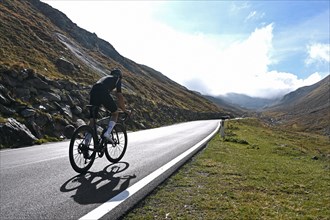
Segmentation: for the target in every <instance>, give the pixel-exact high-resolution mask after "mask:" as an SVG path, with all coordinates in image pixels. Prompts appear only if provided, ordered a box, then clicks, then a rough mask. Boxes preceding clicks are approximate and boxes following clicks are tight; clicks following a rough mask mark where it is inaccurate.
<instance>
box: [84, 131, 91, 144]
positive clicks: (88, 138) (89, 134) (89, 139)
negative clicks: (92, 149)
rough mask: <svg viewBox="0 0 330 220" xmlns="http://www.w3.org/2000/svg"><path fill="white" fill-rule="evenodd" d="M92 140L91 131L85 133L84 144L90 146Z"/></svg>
mask: <svg viewBox="0 0 330 220" xmlns="http://www.w3.org/2000/svg"><path fill="white" fill-rule="evenodd" d="M91 140H92V134H91V133H87V134H85V138H84V140H83V144H84V145H86V146H88V145H89V144H90V143H91Z"/></svg>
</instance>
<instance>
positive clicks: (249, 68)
mask: <svg viewBox="0 0 330 220" xmlns="http://www.w3.org/2000/svg"><path fill="white" fill-rule="evenodd" d="M42 1H43V2H46V3H47V4H49V5H51V6H52V7H54V8H56V9H58V10H60V11H61V12H63V13H64V14H66V15H67V17H68V18H70V19H71V20H72V21H73V22H74V23H76V24H77V25H78V26H79V27H81V28H84V29H86V30H88V31H90V32H92V33H95V34H97V36H98V37H99V38H101V39H104V40H106V41H108V42H109V43H110V44H111V45H112V46H114V48H115V49H116V50H117V51H118V52H119V53H120V54H121V55H123V56H125V57H127V58H129V59H131V60H133V61H135V62H137V63H140V64H144V65H147V66H149V67H151V68H153V69H155V70H157V71H160V72H161V73H163V74H164V75H166V76H167V77H169V78H171V79H172V80H174V81H176V82H178V83H180V84H181V85H184V86H186V87H187V88H188V89H191V90H196V91H198V92H201V93H202V94H207V95H213V96H218V95H225V94H227V93H231V92H234V93H242V94H246V95H249V96H253V97H262V98H275V97H280V96H282V95H285V94H287V93H288V92H291V91H294V90H296V89H297V88H299V87H302V86H307V85H312V84H314V83H316V82H318V81H320V80H321V79H323V78H324V77H326V76H328V75H329V72H330V70H329V65H330V42H329V41H330V40H329V38H330V36H329V35H330V34H329V33H330V27H329V20H330V15H329V10H330V3H329V1H314V0H309V1H307V0H305V1H298V0H290V1H285V0H281V1H214V0H213V1H211V0H210V1H197V0H194V1H179V0H178V1H174V0H173V1H160V0H158V1H128V0H126V1H114V0H109V1H106V0H93V1H91V0H84V1H79V0H42Z"/></svg>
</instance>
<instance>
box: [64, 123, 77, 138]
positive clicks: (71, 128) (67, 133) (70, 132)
mask: <svg viewBox="0 0 330 220" xmlns="http://www.w3.org/2000/svg"><path fill="white" fill-rule="evenodd" d="M74 130H75V128H74V126H73V125H67V126H65V128H64V136H65V137H67V138H71V137H72V135H73V132H74Z"/></svg>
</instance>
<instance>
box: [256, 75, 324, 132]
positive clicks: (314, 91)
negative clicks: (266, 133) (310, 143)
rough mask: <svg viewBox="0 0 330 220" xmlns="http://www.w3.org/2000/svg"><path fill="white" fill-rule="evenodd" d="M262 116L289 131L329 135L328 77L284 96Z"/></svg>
mask: <svg viewBox="0 0 330 220" xmlns="http://www.w3.org/2000/svg"><path fill="white" fill-rule="evenodd" d="M263 115H265V116H267V117H271V118H272V119H271V120H272V121H274V122H276V123H277V124H281V125H284V126H285V127H289V128H290V129H295V130H299V131H316V132H318V133H321V134H326V135H330V75H329V76H327V77H326V78H324V79H323V80H321V81H320V82H318V83H315V84H313V85H311V86H305V87H301V88H299V89H297V90H296V91H293V92H291V93H289V94H287V95H285V96H284V97H283V98H282V99H281V100H280V101H279V103H278V104H276V105H274V106H272V107H269V108H266V109H265V110H264V111H263Z"/></svg>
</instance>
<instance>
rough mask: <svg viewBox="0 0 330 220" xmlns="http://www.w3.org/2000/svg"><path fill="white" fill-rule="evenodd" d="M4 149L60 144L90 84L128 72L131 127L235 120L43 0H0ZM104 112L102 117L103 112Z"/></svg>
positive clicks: (77, 118)
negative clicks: (223, 118)
mask: <svg viewBox="0 0 330 220" xmlns="http://www.w3.org/2000/svg"><path fill="white" fill-rule="evenodd" d="M0 33H1V38H0V80H1V81H0V147H17V146H21V145H29V144H33V143H38V142H43V141H48V140H59V139H61V138H65V136H70V132H72V129H73V127H77V126H78V125H79V124H82V123H84V122H85V121H86V117H87V115H88V112H87V111H86V108H85V106H86V105H87V104H88V98H89V97H88V93H89V90H90V86H91V85H92V84H93V83H94V82H95V81H97V80H98V79H99V78H100V77H101V76H104V75H106V74H108V73H109V72H110V71H111V69H113V68H115V67H118V68H120V69H121V70H122V71H123V73H124V76H125V78H124V91H123V92H124V96H125V98H126V99H127V104H128V106H129V108H131V109H133V110H134V120H133V121H131V122H130V124H129V129H143V128H151V127H157V126H161V125H166V124H171V123H176V122H181V121H187V120H197V119H210V118H219V117H221V116H223V115H231V116H234V115H235V112H229V111H225V110H223V109H222V108H221V107H219V106H217V105H215V104H213V103H212V102H211V101H209V100H207V99H205V98H204V97H202V96H201V95H198V94H196V93H195V92H192V91H190V90H188V89H187V88H185V87H183V86H181V85H179V84H177V83H176V82H174V81H172V80H171V79H169V78H167V77H166V76H164V75H163V74H161V73H160V72H158V71H156V70H154V69H152V68H150V67H147V66H145V65H140V64H137V63H135V62H134V61H132V60H130V59H128V58H125V57H123V56H121V55H120V53H118V52H117V51H116V50H115V48H114V47H113V46H112V45H111V44H110V43H109V42H106V41H105V40H102V39H100V38H98V37H97V35H96V34H95V33H90V32H88V31H86V30H84V29H82V28H80V27H78V26H77V25H76V24H75V23H73V22H72V21H71V20H70V19H68V18H67V16H66V15H65V14H63V13H62V12H60V11H58V10H56V9H54V8H52V7H51V6H49V5H47V4H45V3H43V2H40V1H39V0H2V1H0ZM103 114H105V113H103Z"/></svg>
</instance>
